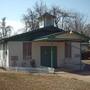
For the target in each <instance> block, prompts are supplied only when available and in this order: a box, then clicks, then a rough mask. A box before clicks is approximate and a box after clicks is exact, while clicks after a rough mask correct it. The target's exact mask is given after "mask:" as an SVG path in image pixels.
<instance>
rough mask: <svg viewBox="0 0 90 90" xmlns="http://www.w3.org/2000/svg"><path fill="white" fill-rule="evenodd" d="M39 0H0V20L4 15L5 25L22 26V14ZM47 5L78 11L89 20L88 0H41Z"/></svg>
mask: <svg viewBox="0 0 90 90" xmlns="http://www.w3.org/2000/svg"><path fill="white" fill-rule="evenodd" d="M37 1H38V2H39V1H40V0H0V21H1V19H2V18H3V17H6V18H7V19H6V22H7V25H11V26H12V27H13V28H14V30H15V31H16V30H18V29H20V28H23V23H22V15H23V14H24V13H25V12H26V11H27V8H33V7H34V5H35V3H36V2H37ZM43 2H45V3H46V5H47V6H48V7H50V6H53V5H56V6H59V7H61V8H63V9H66V10H69V11H70V10H71V11H75V12H80V13H81V14H83V15H84V16H85V17H87V20H88V22H90V0H43Z"/></svg>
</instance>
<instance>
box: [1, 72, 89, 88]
mask: <svg viewBox="0 0 90 90" xmlns="http://www.w3.org/2000/svg"><path fill="white" fill-rule="evenodd" d="M0 90H90V83H88V82H83V81H79V80H76V79H70V78H63V77H60V76H56V75H53V76H52V75H51V76H46V75H45V76H40V75H31V74H22V73H0Z"/></svg>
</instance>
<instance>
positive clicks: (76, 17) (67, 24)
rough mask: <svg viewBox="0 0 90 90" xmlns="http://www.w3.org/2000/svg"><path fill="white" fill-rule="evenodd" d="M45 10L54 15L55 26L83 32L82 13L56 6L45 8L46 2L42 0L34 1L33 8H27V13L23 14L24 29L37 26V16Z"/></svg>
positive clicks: (83, 21)
mask: <svg viewBox="0 0 90 90" xmlns="http://www.w3.org/2000/svg"><path fill="white" fill-rule="evenodd" d="M45 12H48V13H51V14H52V15H54V16H55V17H56V18H55V26H56V27H59V28H62V29H64V30H69V31H70V30H72V31H77V32H84V27H85V20H84V16H83V15H81V14H79V13H73V12H69V11H66V10H64V9H61V8H60V7H58V6H52V7H51V8H47V6H46V4H44V3H43V2H42V1H41V2H40V3H38V2H36V4H35V6H34V8H33V10H31V9H28V11H27V14H24V16H23V21H24V23H25V30H26V31H28V30H33V29H36V28H38V17H40V16H41V15H43V14H44V13H45Z"/></svg>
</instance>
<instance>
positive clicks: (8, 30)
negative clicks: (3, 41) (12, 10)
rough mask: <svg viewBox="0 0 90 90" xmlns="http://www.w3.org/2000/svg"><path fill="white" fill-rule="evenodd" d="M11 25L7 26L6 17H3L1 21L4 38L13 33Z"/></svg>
mask: <svg viewBox="0 0 90 90" xmlns="http://www.w3.org/2000/svg"><path fill="white" fill-rule="evenodd" d="M11 29H12V27H11V26H6V17H4V18H2V21H1V22H0V35H1V37H2V38H5V37H9V36H10V35H11Z"/></svg>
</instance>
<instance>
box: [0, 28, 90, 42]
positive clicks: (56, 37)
mask: <svg viewBox="0 0 90 90" xmlns="http://www.w3.org/2000/svg"><path fill="white" fill-rule="evenodd" d="M72 35H76V36H75V37H76V38H72V37H73V36H72ZM71 36H72V37H71ZM77 37H78V38H77ZM68 40H69V41H85V42H87V41H89V40H90V37H87V36H85V35H84V34H80V33H78V32H73V33H72V34H70V32H69V31H64V30H62V29H59V28H57V27H54V26H49V27H45V28H40V29H37V30H33V31H29V32H26V33H22V34H18V35H15V36H12V37H9V38H4V39H1V40H0V43H2V42H8V41H68Z"/></svg>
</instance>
